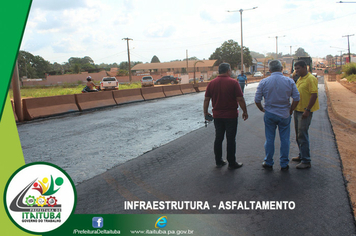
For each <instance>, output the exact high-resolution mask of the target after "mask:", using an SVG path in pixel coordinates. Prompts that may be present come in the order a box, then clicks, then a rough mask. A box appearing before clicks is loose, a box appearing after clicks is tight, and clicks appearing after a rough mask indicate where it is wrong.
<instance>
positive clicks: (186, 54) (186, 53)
mask: <svg viewBox="0 0 356 236" xmlns="http://www.w3.org/2000/svg"><path fill="white" fill-rule="evenodd" d="M185 56H186V58H187V75H188V79H189V72H188V49H187V50H186V51H185Z"/></svg>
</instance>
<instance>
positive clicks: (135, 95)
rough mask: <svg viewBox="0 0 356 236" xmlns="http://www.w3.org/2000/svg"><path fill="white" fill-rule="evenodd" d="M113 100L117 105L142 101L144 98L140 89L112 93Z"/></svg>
mask: <svg viewBox="0 0 356 236" xmlns="http://www.w3.org/2000/svg"><path fill="white" fill-rule="evenodd" d="M113 95H114V99H115V101H116V103H117V104H120V103H127V102H138V101H143V100H144V98H143V97H142V94H141V89H139V88H137V89H124V90H116V91H113Z"/></svg>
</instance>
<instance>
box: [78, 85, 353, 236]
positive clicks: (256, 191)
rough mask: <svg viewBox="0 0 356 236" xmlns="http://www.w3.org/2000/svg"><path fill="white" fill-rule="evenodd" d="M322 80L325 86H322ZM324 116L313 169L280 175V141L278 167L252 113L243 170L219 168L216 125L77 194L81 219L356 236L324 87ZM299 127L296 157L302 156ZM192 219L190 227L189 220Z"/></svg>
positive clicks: (216, 231) (240, 156)
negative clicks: (170, 206) (141, 206)
mask: <svg viewBox="0 0 356 236" xmlns="http://www.w3.org/2000/svg"><path fill="white" fill-rule="evenodd" d="M321 80H322V79H321ZM319 99H320V100H319V101H320V107H321V109H320V110H319V111H317V112H315V113H314V116H313V120H312V125H311V127H310V142H311V155H312V168H310V169H306V170H297V169H296V168H295V166H296V163H290V169H289V171H286V172H284V171H281V170H280V166H279V161H278V155H279V141H278V139H279V137H278V135H277V137H276V152H275V166H274V169H273V170H272V171H269V170H264V169H263V168H262V166H261V164H262V161H263V157H264V147H263V145H264V140H265V139H264V124H263V113H262V112H260V111H259V110H258V109H257V108H256V107H255V106H254V105H250V106H248V113H249V119H248V120H247V121H242V120H241V119H240V120H239V125H238V134H237V160H238V162H243V163H244V166H243V167H242V168H240V169H237V170H233V171H232V170H228V169H227V166H225V167H223V168H221V169H217V168H215V163H214V154H213V141H214V126H213V124H209V125H208V127H206V128H205V127H203V128H200V129H198V130H195V131H193V132H191V133H188V134H186V135H184V136H182V137H180V138H178V139H176V140H174V141H172V142H170V143H168V144H166V145H164V146H161V147H159V148H157V149H154V150H152V151H150V152H147V153H145V154H143V155H141V156H139V157H137V158H135V159H132V160H130V161H128V162H126V163H124V164H121V165H118V166H116V167H114V168H112V169H110V170H108V171H106V172H105V173H103V174H100V175H98V176H95V177H94V178H92V179H89V180H86V181H84V182H82V183H80V184H78V185H77V186H76V187H77V194H78V199H77V207H76V212H75V213H76V214H151V213H155V214H189V215H187V224H189V222H190V224H192V223H191V221H190V220H192V221H193V222H195V223H194V227H195V232H196V233H197V235H355V232H356V230H355V224H354V218H353V213H352V209H351V206H350V201H349V198H348V194H347V191H346V187H345V180H344V178H343V175H342V169H341V168H342V167H341V162H340V157H339V154H338V151H337V147H336V144H335V139H334V135H333V131H332V127H331V125H330V122H329V119H328V114H327V101H326V95H325V90H324V85H323V84H319ZM293 127H294V123H293V122H292V129H291V148H290V157H293V156H296V155H297V153H298V152H297V146H296V144H295V141H294V139H295V136H294V130H293ZM125 201H145V202H149V201H151V202H152V201H207V202H208V203H209V205H210V206H212V205H219V203H220V202H221V201H224V202H226V201H247V202H250V201H289V202H291V201H293V202H294V203H295V208H294V209H293V210H291V209H287V210H251V209H250V210H218V209H217V208H213V207H210V210H182V211H179V210H125V209H124V202H125ZM188 219H190V220H188Z"/></svg>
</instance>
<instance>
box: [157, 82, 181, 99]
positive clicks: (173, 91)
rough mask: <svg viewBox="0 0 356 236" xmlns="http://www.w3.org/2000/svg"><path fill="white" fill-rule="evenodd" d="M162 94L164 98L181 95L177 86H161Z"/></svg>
mask: <svg viewBox="0 0 356 236" xmlns="http://www.w3.org/2000/svg"><path fill="white" fill-rule="evenodd" d="M162 88H163V93H164V95H166V97H171V96H177V95H182V94H183V93H182V90H180V86H179V85H169V86H163V87H162Z"/></svg>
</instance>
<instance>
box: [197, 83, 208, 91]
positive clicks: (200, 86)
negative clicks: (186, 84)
mask: <svg viewBox="0 0 356 236" xmlns="http://www.w3.org/2000/svg"><path fill="white" fill-rule="evenodd" d="M208 83H209V82H201V83H197V84H196V85H195V86H194V87H195V89H196V90H197V92H204V91H205V90H206V87H207V86H208Z"/></svg>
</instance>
